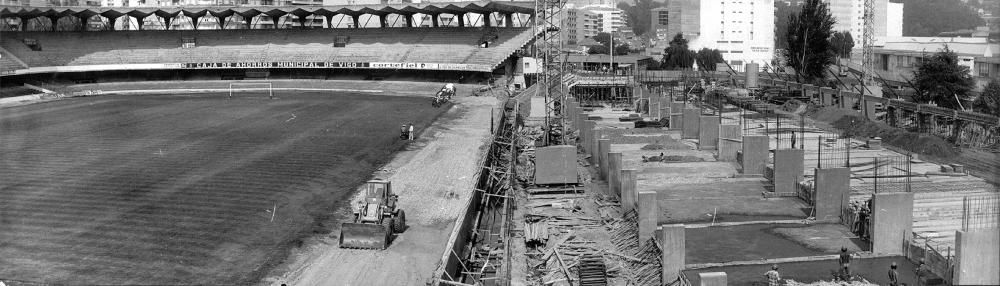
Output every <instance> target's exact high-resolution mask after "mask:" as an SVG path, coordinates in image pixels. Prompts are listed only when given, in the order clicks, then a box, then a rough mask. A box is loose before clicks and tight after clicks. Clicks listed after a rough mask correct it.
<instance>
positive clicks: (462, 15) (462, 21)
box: [455, 13, 465, 27]
mask: <svg viewBox="0 0 1000 286" xmlns="http://www.w3.org/2000/svg"><path fill="white" fill-rule="evenodd" d="M455 17H457V18H458V26H459V27H465V13H459V14H455Z"/></svg>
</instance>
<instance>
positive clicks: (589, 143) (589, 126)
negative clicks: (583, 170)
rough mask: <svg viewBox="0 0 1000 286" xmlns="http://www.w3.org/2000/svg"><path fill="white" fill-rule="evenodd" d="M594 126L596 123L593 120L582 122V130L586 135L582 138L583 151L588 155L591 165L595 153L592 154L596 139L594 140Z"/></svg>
mask: <svg viewBox="0 0 1000 286" xmlns="http://www.w3.org/2000/svg"><path fill="white" fill-rule="evenodd" d="M595 124H596V122H594V121H593V120H584V121H583V130H586V135H584V136H583V140H584V143H583V150H584V151H585V152H586V153H587V154H588V155H590V160H591V164H593V160H594V154H595V153H596V152H594V149H596V148H595V147H597V141H596V139H594V125H595Z"/></svg>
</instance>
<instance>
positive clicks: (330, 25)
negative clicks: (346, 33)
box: [323, 15, 334, 28]
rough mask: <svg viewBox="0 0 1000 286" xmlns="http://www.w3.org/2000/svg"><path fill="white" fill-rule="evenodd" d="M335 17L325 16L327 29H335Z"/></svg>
mask: <svg viewBox="0 0 1000 286" xmlns="http://www.w3.org/2000/svg"><path fill="white" fill-rule="evenodd" d="M333 16H334V15H325V16H323V18H325V19H326V27H327V28H333Z"/></svg>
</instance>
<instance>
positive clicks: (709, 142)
mask: <svg viewBox="0 0 1000 286" xmlns="http://www.w3.org/2000/svg"><path fill="white" fill-rule="evenodd" d="M720 121H721V120H720V119H719V117H718V116H701V117H700V118H699V124H698V150H716V149H718V148H719V122H720Z"/></svg>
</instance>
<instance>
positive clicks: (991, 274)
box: [952, 228, 1000, 285]
mask: <svg viewBox="0 0 1000 286" xmlns="http://www.w3.org/2000/svg"><path fill="white" fill-rule="evenodd" d="M998 241H1000V230H998V229H996V228H986V229H977V230H971V231H961V230H959V231H956V232H955V274H954V277H952V281H953V283H954V285H1000V270H998V269H1000V243H997V242H998Z"/></svg>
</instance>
